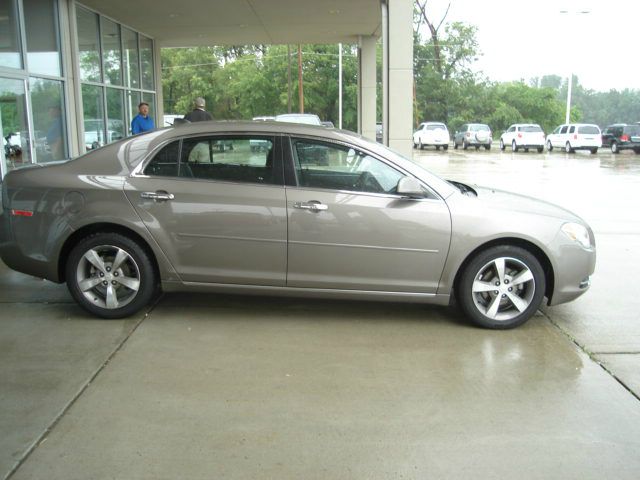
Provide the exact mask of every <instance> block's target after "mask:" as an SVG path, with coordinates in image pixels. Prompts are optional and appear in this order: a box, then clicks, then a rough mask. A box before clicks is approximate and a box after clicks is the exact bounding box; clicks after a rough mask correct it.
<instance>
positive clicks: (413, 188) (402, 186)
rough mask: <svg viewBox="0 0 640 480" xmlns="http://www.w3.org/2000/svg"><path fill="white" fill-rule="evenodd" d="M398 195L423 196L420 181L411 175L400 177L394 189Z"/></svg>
mask: <svg viewBox="0 0 640 480" xmlns="http://www.w3.org/2000/svg"><path fill="white" fill-rule="evenodd" d="M396 193H397V194H398V195H402V196H403V197H409V198H424V190H422V185H420V182H419V181H418V180H416V179H415V178H412V177H402V178H401V179H400V180H399V181H398V187H397V189H396Z"/></svg>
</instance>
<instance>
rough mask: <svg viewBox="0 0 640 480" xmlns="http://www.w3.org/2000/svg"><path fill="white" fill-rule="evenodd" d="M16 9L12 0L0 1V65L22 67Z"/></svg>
mask: <svg viewBox="0 0 640 480" xmlns="http://www.w3.org/2000/svg"><path fill="white" fill-rule="evenodd" d="M20 53H21V50H20V30H19V29H18V9H17V8H16V2H15V1H14V0H8V1H7V0H1V1H0V66H2V67H9V68H22V56H21V54H20Z"/></svg>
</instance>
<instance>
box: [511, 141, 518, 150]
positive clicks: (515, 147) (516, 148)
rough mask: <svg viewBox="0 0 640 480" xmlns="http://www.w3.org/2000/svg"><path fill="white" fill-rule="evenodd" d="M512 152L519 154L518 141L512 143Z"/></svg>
mask: <svg viewBox="0 0 640 480" xmlns="http://www.w3.org/2000/svg"><path fill="white" fill-rule="evenodd" d="M511 151H512V152H517V151H518V145H517V144H516V141H515V140H513V141H512V142H511Z"/></svg>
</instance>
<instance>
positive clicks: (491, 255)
mask: <svg viewBox="0 0 640 480" xmlns="http://www.w3.org/2000/svg"><path fill="white" fill-rule="evenodd" d="M544 291H545V276H544V271H543V269H542V266H541V265H540V262H539V261H538V259H537V258H536V257H535V256H534V255H533V254H532V253H530V252H529V251H527V250H525V249H523V248H520V247H516V246H511V245H499V246H496V247H491V248H489V249H487V250H484V251H482V252H480V253H479V254H478V255H477V256H476V257H475V258H473V259H472V260H471V262H469V264H468V265H467V266H466V267H465V269H464V271H463V273H462V275H461V277H460V281H459V283H458V292H457V297H458V301H459V304H460V308H461V309H462V311H463V312H464V313H465V314H466V315H467V317H468V318H469V319H470V320H471V321H473V322H474V323H476V324H477V325H480V326H482V327H485V328H492V329H508V328H514V327H517V326H518V325H522V324H523V323H524V322H526V321H527V320H528V319H529V318H530V317H531V316H532V315H533V314H534V313H535V312H536V311H537V310H538V307H539V306H540V304H541V303H542V298H543V297H544Z"/></svg>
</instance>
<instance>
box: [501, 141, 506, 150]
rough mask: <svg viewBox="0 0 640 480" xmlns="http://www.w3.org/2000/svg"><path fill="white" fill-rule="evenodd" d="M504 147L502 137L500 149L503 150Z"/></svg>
mask: <svg viewBox="0 0 640 480" xmlns="http://www.w3.org/2000/svg"><path fill="white" fill-rule="evenodd" d="M505 148H506V147H505V146H504V142H503V141H502V139H500V150H502V151H503V152H504V149H505Z"/></svg>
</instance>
